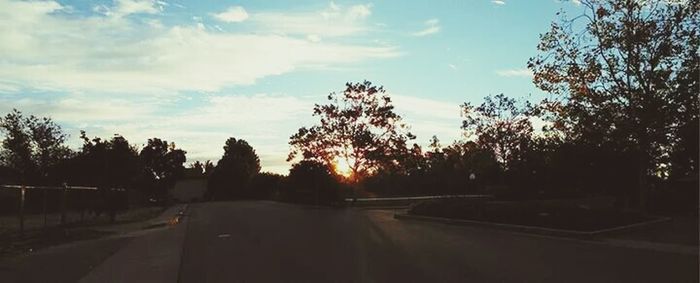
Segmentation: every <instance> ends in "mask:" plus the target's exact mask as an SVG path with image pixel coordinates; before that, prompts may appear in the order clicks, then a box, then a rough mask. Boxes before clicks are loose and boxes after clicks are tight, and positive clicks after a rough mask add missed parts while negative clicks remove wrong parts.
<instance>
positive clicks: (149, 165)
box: [139, 138, 187, 200]
mask: <svg viewBox="0 0 700 283" xmlns="http://www.w3.org/2000/svg"><path fill="white" fill-rule="evenodd" d="M186 153H187V152H186V151H184V150H182V149H177V148H176V147H175V143H168V142H167V141H165V140H161V139H159V138H152V139H148V143H147V144H146V146H145V147H144V148H143V149H141V153H140V154H139V160H140V161H141V165H142V166H143V167H142V169H143V179H142V181H143V182H144V183H143V184H142V186H144V188H145V189H147V190H148V192H149V193H150V194H151V195H152V196H153V197H155V198H156V199H159V200H164V199H166V197H167V193H168V191H169V190H170V189H172V187H173V186H175V182H176V181H177V178H178V177H179V176H181V175H182V172H183V170H184V168H185V167H184V166H183V164H184V163H185V161H187V159H186V157H185V154H186Z"/></svg>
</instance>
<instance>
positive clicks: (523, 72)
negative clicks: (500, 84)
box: [496, 69, 532, 77]
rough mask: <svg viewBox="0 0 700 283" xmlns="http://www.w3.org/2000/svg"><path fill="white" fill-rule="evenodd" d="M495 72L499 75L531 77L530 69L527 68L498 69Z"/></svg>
mask: <svg viewBox="0 0 700 283" xmlns="http://www.w3.org/2000/svg"><path fill="white" fill-rule="evenodd" d="M496 74H497V75H499V76H501V77H532V71H530V70H529V69H507V70H498V71H496Z"/></svg>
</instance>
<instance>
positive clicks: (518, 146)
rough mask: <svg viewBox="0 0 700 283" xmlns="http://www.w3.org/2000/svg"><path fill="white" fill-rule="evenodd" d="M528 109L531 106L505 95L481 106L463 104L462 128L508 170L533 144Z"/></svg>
mask: <svg viewBox="0 0 700 283" xmlns="http://www.w3.org/2000/svg"><path fill="white" fill-rule="evenodd" d="M529 108H530V106H529V104H528V103H525V105H523V106H519V105H518V103H517V101H516V100H515V99H512V98H509V97H506V96H505V95H503V94H499V95H496V96H494V97H492V96H487V97H486V98H484V103H482V104H481V105H480V106H478V107H474V106H472V105H471V104H469V103H464V104H463V105H462V112H463V115H464V121H463V122H462V129H464V130H465V132H466V133H467V135H468V136H476V140H477V143H478V145H479V146H480V147H482V148H484V149H487V150H490V151H491V152H493V153H494V154H495V156H496V158H497V160H498V161H499V162H500V163H501V165H502V166H503V169H504V170H507V169H508V168H509V165H510V163H511V162H513V161H515V160H517V159H519V158H520V156H519V155H520V154H521V153H522V152H523V151H524V147H527V143H529V142H530V138H531V136H532V131H533V129H532V124H531V122H530V115H529V114H530V113H529Z"/></svg>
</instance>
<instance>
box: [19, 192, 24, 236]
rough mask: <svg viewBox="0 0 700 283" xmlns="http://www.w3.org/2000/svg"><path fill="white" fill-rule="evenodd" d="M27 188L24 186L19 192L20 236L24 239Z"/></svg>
mask: <svg viewBox="0 0 700 283" xmlns="http://www.w3.org/2000/svg"><path fill="white" fill-rule="evenodd" d="M25 192H26V188H25V187H24V185H22V187H21V188H20V190H19V236H20V237H22V238H24V195H25Z"/></svg>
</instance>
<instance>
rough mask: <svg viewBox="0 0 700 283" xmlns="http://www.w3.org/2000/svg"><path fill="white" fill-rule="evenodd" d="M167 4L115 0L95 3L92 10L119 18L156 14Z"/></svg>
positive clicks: (147, 0) (145, 0) (141, 0)
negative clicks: (109, 2) (109, 4)
mask: <svg viewBox="0 0 700 283" xmlns="http://www.w3.org/2000/svg"><path fill="white" fill-rule="evenodd" d="M47 2H53V1H47ZM54 3H55V2H54ZM167 5H168V4H167V3H166V2H163V1H155V0H116V1H114V5H113V6H107V5H97V6H95V7H93V11H94V12H96V13H99V14H103V15H105V16H108V17H115V18H120V17H124V16H127V15H131V14H158V13H160V12H162V11H163V9H164V6H167Z"/></svg>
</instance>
